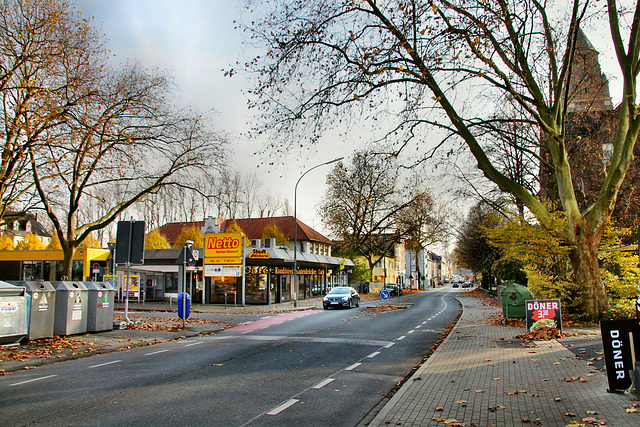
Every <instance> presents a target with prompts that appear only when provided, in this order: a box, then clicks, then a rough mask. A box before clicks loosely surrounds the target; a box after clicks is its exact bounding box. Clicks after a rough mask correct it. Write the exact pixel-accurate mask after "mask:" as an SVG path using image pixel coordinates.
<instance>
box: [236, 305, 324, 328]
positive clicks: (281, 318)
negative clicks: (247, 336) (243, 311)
mask: <svg viewBox="0 0 640 427" xmlns="http://www.w3.org/2000/svg"><path fill="white" fill-rule="evenodd" d="M314 313H317V311H316V310H306V311H295V312H293V313H284V314H278V315H276V316H272V317H267V318H266V319H260V320H256V321H255V322H251V323H247V324H246V325H240V326H235V327H233V328H230V329H227V330H226V331H225V332H249V331H255V330H256V329H262V328H266V327H267V326H271V325H277V324H279V323H282V322H286V321H287V320H291V319H296V318H298V317H303V316H308V315H310V314H314Z"/></svg>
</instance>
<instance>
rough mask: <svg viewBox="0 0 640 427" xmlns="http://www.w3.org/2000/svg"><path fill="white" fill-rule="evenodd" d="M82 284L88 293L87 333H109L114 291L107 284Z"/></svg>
mask: <svg viewBox="0 0 640 427" xmlns="http://www.w3.org/2000/svg"><path fill="white" fill-rule="evenodd" d="M83 283H84V285H85V286H86V287H87V290H88V293H89V302H88V307H87V332H98V331H111V330H112V329H113V308H114V307H113V304H114V302H115V293H116V290H115V289H114V288H113V286H111V284H110V283H108V282H83Z"/></svg>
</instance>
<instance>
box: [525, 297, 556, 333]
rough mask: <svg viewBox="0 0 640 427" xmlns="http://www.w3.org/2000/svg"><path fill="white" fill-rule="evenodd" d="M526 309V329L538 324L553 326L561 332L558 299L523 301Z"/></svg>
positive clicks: (529, 329)
mask: <svg viewBox="0 0 640 427" xmlns="http://www.w3.org/2000/svg"><path fill="white" fill-rule="evenodd" d="M525 306H526V310H527V331H529V332H531V330H532V329H534V328H537V327H538V326H550V327H551V326H555V327H556V329H557V330H558V331H560V332H562V313H561V311H560V300H559V299H542V300H527V301H525Z"/></svg>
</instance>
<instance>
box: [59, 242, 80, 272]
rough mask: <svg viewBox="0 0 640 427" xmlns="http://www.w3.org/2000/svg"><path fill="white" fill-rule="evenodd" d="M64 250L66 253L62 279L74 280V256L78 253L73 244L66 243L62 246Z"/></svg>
mask: <svg viewBox="0 0 640 427" xmlns="http://www.w3.org/2000/svg"><path fill="white" fill-rule="evenodd" d="M62 252H63V254H64V261H63V262H62V280H73V256H74V255H75V253H76V248H75V247H73V246H71V245H66V246H63V247H62ZM81 279H82V278H81Z"/></svg>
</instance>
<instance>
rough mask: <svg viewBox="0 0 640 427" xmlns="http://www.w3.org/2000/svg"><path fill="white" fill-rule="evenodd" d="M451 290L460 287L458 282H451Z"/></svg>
mask: <svg viewBox="0 0 640 427" xmlns="http://www.w3.org/2000/svg"><path fill="white" fill-rule="evenodd" d="M451 287H452V288H457V287H460V284H459V283H458V282H453V285H451Z"/></svg>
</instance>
